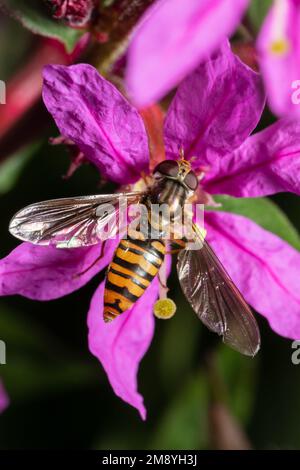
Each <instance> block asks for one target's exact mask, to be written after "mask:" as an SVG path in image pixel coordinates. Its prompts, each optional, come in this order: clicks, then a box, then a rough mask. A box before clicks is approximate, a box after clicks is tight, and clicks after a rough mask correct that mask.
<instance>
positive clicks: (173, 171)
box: [154, 160, 179, 178]
mask: <svg viewBox="0 0 300 470" xmlns="http://www.w3.org/2000/svg"><path fill="white" fill-rule="evenodd" d="M178 170H179V167H178V163H177V162H176V161H175V160H164V161H163V162H161V163H159V164H158V165H157V166H156V167H155V169H154V173H160V174H161V175H163V176H171V177H172V178H176V176H177V175H178Z"/></svg>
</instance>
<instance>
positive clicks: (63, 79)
mask: <svg viewBox="0 0 300 470" xmlns="http://www.w3.org/2000/svg"><path fill="white" fill-rule="evenodd" d="M43 99H44V102H45V105H46V106H47V109H48V111H49V112H50V113H51V114H52V116H53V117H54V119H55V121H56V124H57V126H58V127H59V130H60V132H61V134H62V135H64V136H65V137H68V138H69V139H71V140H72V141H73V142H75V143H76V144H77V145H78V147H79V148H80V150H81V151H82V152H83V153H84V154H85V155H86V157H87V158H88V159H89V160H90V161H91V162H92V163H94V164H95V165H96V166H97V167H98V168H99V169H100V171H101V173H102V174H103V176H104V177H106V178H108V179H110V180H112V181H116V182H117V183H130V182H133V181H135V180H137V179H138V178H139V177H140V172H141V171H147V170H148V165H149V150H148V139H147V135H146V131H145V128H144V124H143V121H142V119H141V117H140V115H139V114H138V112H137V110H136V109H135V108H133V107H132V106H131V105H130V104H129V103H128V101H126V100H125V98H124V97H123V96H122V95H121V93H119V91H118V90H117V89H116V88H115V87H114V86H113V85H112V84H111V83H109V82H108V81H107V80H105V79H104V78H103V77H101V76H100V75H99V73H98V72H97V70H96V69H95V68H94V67H92V66H91V65H87V64H79V65H73V66H70V67H65V66H62V65H55V66H53V65H48V66H47V67H45V69H44V88H43Z"/></svg>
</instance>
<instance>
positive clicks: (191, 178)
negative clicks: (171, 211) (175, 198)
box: [184, 171, 198, 191]
mask: <svg viewBox="0 0 300 470" xmlns="http://www.w3.org/2000/svg"><path fill="white" fill-rule="evenodd" d="M184 182H185V184H186V185H187V187H188V188H190V189H191V190H192V191H196V189H197V187H198V178H197V176H196V174H195V173H194V172H193V171H190V172H189V173H188V174H187V175H186V177H185V178H184Z"/></svg>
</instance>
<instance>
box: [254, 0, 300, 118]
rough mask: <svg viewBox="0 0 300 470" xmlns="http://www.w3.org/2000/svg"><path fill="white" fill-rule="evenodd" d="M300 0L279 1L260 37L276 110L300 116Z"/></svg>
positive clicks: (262, 62)
mask: <svg viewBox="0 0 300 470" xmlns="http://www.w3.org/2000/svg"><path fill="white" fill-rule="evenodd" d="M299 24H300V1H299V0H275V2H274V5H273V7H272V8H271V10H270V12H269V14H268V16H267V18H266V20H265V22H264V24H263V26H262V29H261V32H260V35H259V38H258V43H257V47H258V52H259V59H260V66H261V71H262V74H263V77H264V81H265V85H266V89H267V92H268V98H269V103H270V107H271V109H272V111H273V112H274V113H275V114H277V115H279V116H283V115H287V116H288V115H293V116H295V117H300V43H299Z"/></svg>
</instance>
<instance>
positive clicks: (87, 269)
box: [73, 240, 105, 278]
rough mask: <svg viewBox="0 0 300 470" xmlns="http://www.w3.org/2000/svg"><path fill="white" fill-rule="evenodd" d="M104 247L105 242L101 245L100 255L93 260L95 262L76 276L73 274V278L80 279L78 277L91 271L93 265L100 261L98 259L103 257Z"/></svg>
mask: <svg viewBox="0 0 300 470" xmlns="http://www.w3.org/2000/svg"><path fill="white" fill-rule="evenodd" d="M104 246H105V240H104V241H103V242H102V243H101V252H100V255H99V256H97V258H96V259H95V261H93V262H92V264H91V265H90V266H89V267H88V268H86V269H85V270H84V271H81V272H80V273H77V274H74V276H73V277H74V278H77V277H80V276H83V275H84V274H86V273H87V272H88V271H89V270H90V269H92V268H93V267H94V266H95V264H97V263H98V261H100V259H101V258H102V257H103V254H104Z"/></svg>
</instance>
